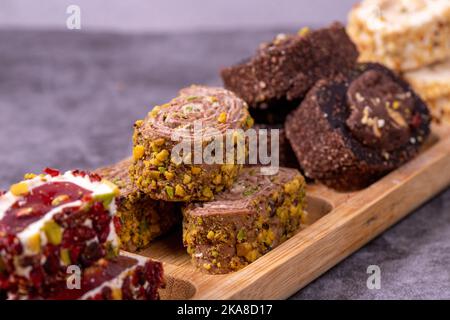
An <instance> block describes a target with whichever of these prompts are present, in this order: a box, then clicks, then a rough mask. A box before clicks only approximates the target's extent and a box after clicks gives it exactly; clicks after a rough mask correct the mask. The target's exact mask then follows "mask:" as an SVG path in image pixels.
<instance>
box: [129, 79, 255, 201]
mask: <svg viewBox="0 0 450 320" xmlns="http://www.w3.org/2000/svg"><path fill="white" fill-rule="evenodd" d="M252 125H253V119H252V118H251V117H250V115H249V113H248V109H247V104H246V103H245V102H244V101H243V100H241V99H240V98H238V97H237V96H236V95H235V94H234V93H232V92H230V91H227V90H225V89H222V88H211V87H204V86H191V87H189V88H186V89H183V90H181V92H180V95H179V96H178V97H177V98H175V99H173V100H172V101H170V102H169V103H167V104H164V105H162V106H156V107H155V108H154V109H153V110H152V111H151V112H150V113H149V114H148V116H147V117H146V118H145V119H144V120H139V121H137V122H136V124H135V132H134V137H133V142H134V148H133V158H134V159H133V163H132V165H131V168H130V175H131V179H132V181H133V183H135V184H136V186H137V187H138V188H139V189H140V190H141V191H142V192H144V193H145V194H148V195H149V196H150V197H152V198H153V199H155V200H164V201H193V200H199V201H207V200H211V199H213V197H214V194H215V193H218V192H220V191H222V190H223V189H226V188H228V187H230V186H231V185H232V184H233V182H234V180H235V179H236V176H237V175H238V173H239V171H240V169H241V167H242V163H244V162H245V154H246V144H245V143H243V144H241V143H240V142H239V141H242V140H245V138H244V139H241V138H240V137H244V135H243V132H242V131H243V130H246V129H247V128H249V127H251V126H252ZM228 142H230V143H228ZM211 146H212V147H211Z"/></svg>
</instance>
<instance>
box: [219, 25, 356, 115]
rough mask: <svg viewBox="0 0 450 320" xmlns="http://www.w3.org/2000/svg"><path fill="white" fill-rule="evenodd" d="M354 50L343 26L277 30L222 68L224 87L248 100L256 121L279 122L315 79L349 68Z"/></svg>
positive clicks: (354, 60) (296, 104)
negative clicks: (289, 32) (249, 53)
mask: <svg viewBox="0 0 450 320" xmlns="http://www.w3.org/2000/svg"><path fill="white" fill-rule="evenodd" d="M357 58H358V51H357V50H356V47H355V45H354V44H353V43H352V41H351V40H350V38H349V37H348V36H347V34H346V32H345V29H344V27H343V26H342V25H341V24H339V23H334V24H332V25H331V26H330V27H328V28H323V29H319V30H315V31H309V29H308V28H303V29H301V30H300V31H299V32H298V34H295V35H284V34H280V35H278V36H277V37H276V38H275V40H273V41H272V42H269V43H263V44H261V46H260V48H259V49H258V50H257V52H256V54H255V55H254V56H253V57H251V58H250V59H248V60H246V61H245V62H242V63H239V64H236V65H234V66H231V67H228V68H225V69H223V70H222V79H223V82H224V84H225V88H227V89H229V90H231V91H233V92H235V93H236V94H237V95H238V96H240V97H242V98H243V99H244V100H245V101H246V102H247V103H248V104H249V105H250V112H251V114H252V116H253V117H254V118H255V120H256V122H257V123H283V121H284V119H285V117H286V115H287V114H288V113H289V112H290V111H292V110H293V109H294V108H295V107H297V106H298V104H299V101H300V100H301V99H302V98H303V97H304V96H305V94H306V93H307V91H308V89H310V88H311V87H312V86H313V85H314V83H315V82H316V81H318V80H319V79H322V78H325V77H330V76H331V75H333V74H335V73H337V72H341V71H342V70H345V69H348V68H351V67H352V66H353V65H354V64H355V63H356V60H357Z"/></svg>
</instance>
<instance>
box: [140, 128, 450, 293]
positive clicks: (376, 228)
mask: <svg viewBox="0 0 450 320" xmlns="http://www.w3.org/2000/svg"><path fill="white" fill-rule="evenodd" d="M449 185H450V126H443V125H441V126H434V128H433V135H432V136H431V138H430V140H429V141H428V143H427V144H426V146H425V147H424V149H423V150H422V152H421V154H420V155H419V156H418V157H416V158H415V159H414V160H412V161H411V162H409V163H407V164H406V165H404V166H403V167H401V168H400V169H398V170H396V171H395V172H392V173H391V174H389V175H387V176H386V177H384V178H383V179H381V180H379V181H378V182H376V183H374V184H373V185H372V186H370V187H368V188H367V189H364V190H361V191H358V192H352V193H338V192H336V191H333V190H330V189H328V188H326V187H324V186H322V185H316V184H313V185H309V186H308V207H307V211H308V214H309V220H310V221H309V222H308V226H307V227H306V228H304V229H303V230H301V231H300V232H299V233H297V234H296V235H295V236H294V237H292V238H291V239H289V240H288V241H286V242H285V243H283V244H282V245H281V246H279V247H277V248H275V249H274V250H272V251H271V252H269V253H268V254H266V255H264V256H263V257H261V258H260V259H258V260H256V261H255V262H253V263H251V264H250V265H248V266H247V267H245V268H244V269H242V270H240V271H238V272H235V273H231V274H227V275H207V274H204V273H202V272H201V271H199V270H196V269H195V268H194V267H193V266H192V265H191V261H190V257H189V255H188V254H187V253H186V250H185V249H184V248H183V246H182V243H181V234H175V233H174V234H171V235H168V236H167V237H164V238H162V239H160V240H158V241H157V242H155V243H154V244H153V245H152V246H151V247H150V248H149V249H146V250H144V251H143V252H141V253H140V254H142V255H144V256H148V257H151V258H155V259H157V260H160V261H162V262H163V263H164V267H165V272H166V278H167V286H166V289H164V290H162V292H161V297H162V299H284V298H288V297H289V296H291V295H292V294H293V293H295V292H297V291H298V290H299V289H301V288H302V287H304V286H306V285H307V284H308V283H309V282H311V281H312V280H314V279H315V278H317V277H318V276H320V275H321V274H322V273H324V272H325V271H327V270H328V269H330V268H331V267H333V266H334V265H336V264H337V263H339V262H340V261H341V260H343V259H344V258H345V257H347V256H348V255H350V254H351V253H353V252H355V251H356V250H358V249H359V248H361V247H362V246H363V245H364V244H366V243H367V242H369V241H370V240H372V239H373V238H374V237H376V236H377V235H378V234H380V233H381V232H383V231H384V230H386V229H387V228H389V227H390V226H392V225H393V224H394V223H396V222H397V221H399V220H400V219H401V218H403V217H405V216H406V215H407V214H408V213H410V212H411V211H413V210H414V209H415V208H417V207H418V206H420V205H421V204H423V203H424V202H425V201H427V200H428V199H430V198H431V197H433V196H434V195H436V194H437V193H438V192H440V191H441V190H443V189H445V188H446V187H448V186H449Z"/></svg>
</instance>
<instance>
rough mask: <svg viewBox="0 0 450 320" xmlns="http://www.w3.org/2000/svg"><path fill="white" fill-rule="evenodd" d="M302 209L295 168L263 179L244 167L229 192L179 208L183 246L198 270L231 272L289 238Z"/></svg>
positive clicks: (300, 185) (302, 184)
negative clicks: (210, 199)
mask: <svg viewBox="0 0 450 320" xmlns="http://www.w3.org/2000/svg"><path fill="white" fill-rule="evenodd" d="M304 207H305V180H304V179H303V177H302V175H301V174H300V173H299V172H298V171H297V170H295V169H288V168H280V169H279V172H278V173H277V174H276V175H272V176H267V175H263V174H262V173H261V168H258V167H246V168H244V169H243V170H242V173H241V175H240V176H239V178H238V180H237V181H236V183H235V184H234V186H233V188H232V189H230V190H227V191H224V192H222V193H220V194H218V195H217V196H216V199H215V200H214V201H212V202H206V203H192V204H189V205H187V206H186V207H185V208H184V209H183V215H184V221H183V242H184V245H185V246H186V247H187V251H188V253H189V254H190V255H191V256H192V261H193V263H194V264H195V265H196V266H197V267H198V268H200V269H201V270H202V271H204V272H207V273H212V274H223V273H228V272H232V271H236V270H239V269H241V268H243V267H245V266H246V265H248V264H249V263H251V262H253V261H255V260H256V259H258V258H259V257H261V256H262V255H264V254H265V253H267V252H268V251H270V250H271V249H273V248H275V247H276V246H278V245H280V244H281V243H282V242H284V241H285V240H286V239H288V238H290V237H291V236H292V235H293V234H295V233H296V232H297V231H298V230H299V228H300V224H301V223H302V221H303V220H302V219H304V218H305V217H306V215H305V211H304Z"/></svg>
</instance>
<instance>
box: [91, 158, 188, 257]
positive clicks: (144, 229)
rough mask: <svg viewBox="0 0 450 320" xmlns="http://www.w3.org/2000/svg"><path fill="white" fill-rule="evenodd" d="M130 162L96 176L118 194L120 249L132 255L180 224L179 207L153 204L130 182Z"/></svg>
mask: <svg viewBox="0 0 450 320" xmlns="http://www.w3.org/2000/svg"><path fill="white" fill-rule="evenodd" d="M131 163H132V159H131V158H129V159H125V160H123V161H121V162H119V163H117V164H114V165H112V166H109V167H104V168H101V169H98V170H97V171H96V173H98V174H99V175H101V176H102V177H103V178H105V179H107V180H109V181H111V182H113V183H114V184H115V185H116V186H117V187H118V188H119V190H120V194H119V196H118V197H116V205H117V216H118V217H119V219H120V221H121V228H120V230H119V232H118V234H119V237H120V240H121V244H122V248H123V249H125V250H127V251H131V252H135V251H137V250H141V249H144V248H146V247H147V246H148V245H149V244H150V242H151V241H152V240H153V239H155V238H157V237H159V236H161V235H164V234H165V233H167V232H168V231H169V230H170V229H171V228H172V227H174V226H175V225H176V224H177V223H178V222H180V221H181V211H180V208H179V206H177V205H176V204H175V203H173V202H164V201H158V200H153V199H152V198H150V197H149V196H148V195H146V194H145V193H143V192H142V191H140V190H139V189H138V188H136V186H135V185H134V184H133V183H132V182H131V179H130V176H129V172H128V171H129V168H130V166H131Z"/></svg>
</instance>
